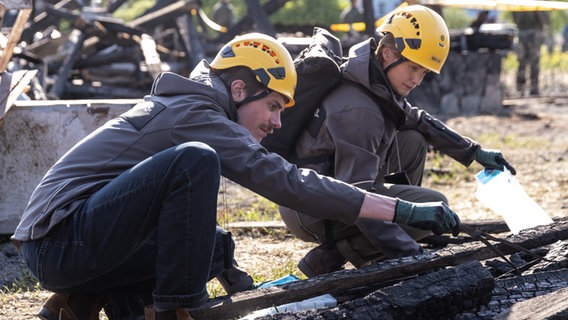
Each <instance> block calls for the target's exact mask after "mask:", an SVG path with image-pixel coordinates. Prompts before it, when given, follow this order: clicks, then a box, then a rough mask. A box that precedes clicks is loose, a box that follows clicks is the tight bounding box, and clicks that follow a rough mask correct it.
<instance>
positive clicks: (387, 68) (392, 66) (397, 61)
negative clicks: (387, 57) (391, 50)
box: [384, 56, 407, 74]
mask: <svg viewBox="0 0 568 320" xmlns="http://www.w3.org/2000/svg"><path fill="white" fill-rule="evenodd" d="M404 61H407V60H406V58H405V57H402V56H401V57H400V58H399V59H398V60H396V61H395V62H393V63H391V64H389V65H388V66H387V67H386V68H385V70H384V73H385V74H387V73H388V72H389V71H390V69H392V68H394V67H396V66H398V65H399V64H401V63H403V62H404Z"/></svg>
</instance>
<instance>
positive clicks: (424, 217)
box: [393, 199, 460, 237]
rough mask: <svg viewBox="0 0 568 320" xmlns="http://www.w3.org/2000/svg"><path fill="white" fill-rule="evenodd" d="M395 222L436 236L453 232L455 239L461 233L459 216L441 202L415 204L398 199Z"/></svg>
mask: <svg viewBox="0 0 568 320" xmlns="http://www.w3.org/2000/svg"><path fill="white" fill-rule="evenodd" d="M393 222H395V223H400V224H405V225H408V226H411V227H415V228H419V229H424V230H432V232H434V234H436V235H441V234H443V233H448V232H451V233H452V235H453V236H454V237H455V236H457V235H458V234H459V233H460V219H459V217H458V215H457V214H455V213H454V212H453V211H452V210H451V209H450V208H449V207H448V205H447V204H445V203H444V202H441V201H439V202H425V203H414V202H409V201H404V200H401V199H398V200H397V203H396V208H395V216H394V219H393Z"/></svg>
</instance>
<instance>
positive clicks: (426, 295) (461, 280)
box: [257, 262, 494, 320]
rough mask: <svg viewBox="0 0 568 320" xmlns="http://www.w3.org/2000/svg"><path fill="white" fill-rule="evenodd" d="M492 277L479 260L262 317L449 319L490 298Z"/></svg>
mask: <svg viewBox="0 0 568 320" xmlns="http://www.w3.org/2000/svg"><path fill="white" fill-rule="evenodd" d="M493 287H494V279H493V277H492V276H491V274H490V273H489V272H488V271H487V269H485V268H484V267H483V266H482V265H481V264H480V263H479V262H469V263H466V264H463V265H460V266H457V267H455V268H449V269H444V270H440V271H437V272H433V273H429V274H426V275H423V276H421V277H418V278H413V279H410V280H406V281H403V282H401V283H400V284H398V285H393V286H390V287H386V288H383V289H379V290H376V291H374V292H373V293H371V294H368V295H366V296H365V297H362V298H358V299H354V300H351V301H348V302H345V303H342V304H339V305H338V306H337V307H334V308H328V309H326V310H308V311H304V312H298V313H279V314H276V315H273V316H270V317H260V318H257V320H263V319H281V320H284V319H285V320H296V319H312V320H316V319H322V320H323V319H339V318H341V319H357V320H366V319H368V320H372V319H412V320H417V319H437V320H439V319H452V318H453V316H455V315H456V314H458V313H460V312H462V311H463V310H467V309H469V308H471V307H472V306H475V305H479V304H484V303H486V302H487V301H489V299H490V298H491V291H492V289H493Z"/></svg>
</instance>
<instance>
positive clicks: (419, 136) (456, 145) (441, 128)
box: [280, 5, 514, 277]
mask: <svg viewBox="0 0 568 320" xmlns="http://www.w3.org/2000/svg"><path fill="white" fill-rule="evenodd" d="M377 31H378V33H379V35H378V37H379V41H378V44H377V42H376V40H375V39H368V40H365V41H363V42H361V43H359V44H357V45H355V46H353V47H352V48H351V49H350V51H349V57H348V60H347V61H346V62H345V63H344V64H343V65H342V66H341V67H342V71H343V78H344V80H345V81H344V82H343V83H342V84H341V85H340V86H339V87H337V88H336V89H334V90H333V91H332V92H331V93H330V94H328V95H327V96H326V98H325V99H324V100H323V102H322V104H321V107H320V108H319V111H318V112H317V117H314V118H313V119H312V120H311V122H310V123H309V125H308V126H307V130H305V132H303V133H302V134H301V135H300V138H299V140H298V142H297V144H296V146H295V154H296V155H297V157H298V161H297V163H301V164H303V166H305V167H306V168H310V169H313V170H315V171H317V172H319V173H320V174H324V175H330V176H333V177H335V178H336V179H339V180H342V181H345V182H348V183H350V184H353V185H356V186H358V187H360V188H363V189H365V190H370V191H373V192H377V193H379V194H382V195H386V196H389V197H395V198H400V199H404V200H407V201H412V202H417V203H422V202H432V201H439V202H443V203H447V199H446V197H445V196H444V195H443V194H441V193H439V192H437V191H435V190H430V189H427V188H422V187H420V184H421V180H422V175H423V172H424V162H425V158H426V152H427V147H428V144H431V145H432V146H434V147H435V148H436V149H437V150H440V151H441V152H443V153H445V154H447V155H449V156H451V157H452V158H454V159H455V160H457V161H459V162H460V163H462V164H463V165H465V166H469V165H470V164H471V163H472V162H473V161H474V160H476V161H477V162H479V163H481V164H482V165H483V166H485V167H487V168H503V166H504V165H506V166H508V167H509V169H510V170H512V171H513V170H514V169H513V168H512V167H510V166H509V165H508V163H507V162H506V161H505V159H504V158H503V156H502V154H501V153H500V152H498V151H489V150H485V149H482V148H481V147H480V145H479V144H478V143H476V142H475V141H473V140H472V139H469V138H466V137H463V136H460V135H459V134H457V133H456V132H454V131H453V130H451V129H450V128H448V127H447V126H446V125H444V124H443V123H442V122H441V121H439V120H437V119H435V118H434V117H432V116H431V115H429V114H428V113H427V112H425V111H424V110H421V109H419V108H417V107H414V106H411V105H410V104H409V102H408V101H407V100H406V98H405V97H406V96H407V95H408V94H409V93H410V92H411V91H412V90H413V89H414V88H415V87H417V86H418V85H420V83H421V82H422V80H423V79H424V76H425V75H426V74H427V73H429V72H434V73H439V72H440V71H441V69H442V66H443V65H444V62H445V61H446V58H447V56H448V53H449V49H450V48H449V46H450V39H449V33H448V29H447V27H446V24H445V23H444V21H443V19H442V18H441V17H440V15H438V14H437V13H436V12H434V11H433V10H431V9H429V8H427V7H424V6H420V5H414V6H408V7H405V8H402V9H399V10H398V11H397V12H396V13H394V14H393V15H391V16H390V17H389V18H388V19H387V20H386V21H385V23H384V24H383V25H381V26H379V28H378V29H377ZM298 107H301V106H298ZM393 173H394V175H393ZM385 176H386V178H385ZM403 183H404V184H403ZM398 207H401V203H399V205H398ZM280 211H281V215H282V218H283V220H284V221H285V223H286V225H287V226H288V228H289V229H290V230H291V231H292V232H293V233H295V234H296V235H297V236H298V237H300V238H301V239H303V240H305V241H311V242H315V243H319V244H320V245H319V246H317V247H316V248H314V249H312V250H311V251H310V252H308V254H307V255H306V256H305V257H304V258H303V259H302V260H301V261H300V263H299V265H298V266H299V268H300V270H301V271H302V272H303V273H304V274H306V275H307V276H309V277H312V276H316V275H319V274H324V273H328V272H332V271H336V270H339V269H341V268H342V267H343V265H344V264H345V263H346V262H347V261H349V262H351V263H352V264H353V265H355V266H356V267H360V266H363V265H366V264H368V263H370V262H371V261H374V260H376V259H381V258H385V257H386V258H395V257H400V256H407V255H415V254H420V253H422V251H423V249H422V247H421V246H420V245H419V244H418V243H417V242H416V240H418V239H421V238H423V237H425V236H426V235H428V234H429V232H427V231H424V230H419V229H417V228H415V227H409V226H406V225H402V224H395V223H394V224H393V223H390V222H384V221H377V220H373V221H372V220H362V219H359V220H358V221H357V222H356V223H355V225H348V224H345V223H343V222H341V221H339V220H337V219H336V220H329V219H325V218H321V217H314V216H313V215H307V214H304V213H303V212H302V211H301V210H297V208H290V207H289V206H288V207H281V210H280Z"/></svg>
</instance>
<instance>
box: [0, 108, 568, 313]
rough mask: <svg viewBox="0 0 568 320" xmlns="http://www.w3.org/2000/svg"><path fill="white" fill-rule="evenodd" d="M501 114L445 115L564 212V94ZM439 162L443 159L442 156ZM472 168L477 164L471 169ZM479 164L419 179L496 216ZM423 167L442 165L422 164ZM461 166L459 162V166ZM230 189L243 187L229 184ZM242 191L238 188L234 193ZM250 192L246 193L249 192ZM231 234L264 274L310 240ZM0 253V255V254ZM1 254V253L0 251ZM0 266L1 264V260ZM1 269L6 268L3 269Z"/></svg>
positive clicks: (7, 298) (567, 160) (35, 304)
mask: <svg viewBox="0 0 568 320" xmlns="http://www.w3.org/2000/svg"><path fill="white" fill-rule="evenodd" d="M505 104H506V108H505V109H504V112H503V115H500V116H493V115H479V116H469V117H457V118H451V119H448V120H447V121H446V123H448V124H449V125H450V127H452V128H454V129H455V130H456V131H458V132H460V133H462V134H464V135H467V136H470V137H472V138H474V139H476V140H478V139H479V140H483V139H487V140H488V141H489V142H488V143H485V144H484V146H485V147H487V148H494V147H495V148H499V149H501V150H502V151H503V153H504V154H505V156H506V158H507V159H508V160H509V162H510V163H511V164H513V165H514V166H515V168H516V169H517V179H518V180H519V182H520V184H521V185H522V186H523V187H524V189H525V191H526V192H527V193H528V194H529V196H531V197H532V198H533V199H534V200H535V201H536V202H537V203H539V204H540V205H541V206H542V207H543V208H544V209H545V211H546V212H547V213H548V214H549V215H550V216H551V217H564V216H567V215H568V134H567V133H568V132H567V127H568V99H566V98H556V99H550V98H547V99H544V98H533V99H523V100H519V101H514V100H509V101H505ZM444 163H445V162H444ZM476 168H477V169H476ZM480 169H481V168H480V167H473V168H472V169H470V170H469V171H468V172H467V174H464V175H461V176H458V177H457V178H455V179H450V181H449V182H448V181H446V182H444V183H438V182H436V180H435V179H434V178H433V177H431V176H427V177H426V178H425V181H424V185H425V186H428V187H432V188H435V189H437V190H439V191H441V192H443V193H444V194H446V196H447V197H448V199H449V201H450V205H451V207H452V209H453V210H454V211H456V212H457V213H458V214H459V215H460V217H461V218H462V219H463V220H487V219H490V220H491V219H500V216H498V215H495V214H494V213H492V212H491V211H490V210H488V209H487V208H485V207H484V206H483V205H482V204H481V203H479V201H477V200H476V199H475V197H474V192H475V188H476V183H475V180H474V177H473V174H475V173H476V172H477V171H475V170H480ZM427 170H428V171H433V170H442V171H443V170H446V168H444V167H442V168H434V167H432V166H429V165H428V164H427ZM464 170H465V168H464ZM225 192H227V194H228V196H231V193H233V192H235V193H236V192H239V193H240V192H244V194H245V198H246V197H249V195H247V193H246V191H243V190H242V189H241V188H238V187H235V186H229V187H228V188H227V190H225ZM240 196H242V194H241V195H240ZM250 197H252V195H250ZM234 234H236V237H235V240H236V243H237V249H236V256H237V258H238V260H239V264H240V266H241V267H242V268H244V269H246V270H247V271H249V272H251V273H252V274H253V275H258V276H261V277H264V278H267V277H268V278H269V277H271V276H272V274H271V272H273V270H274V267H275V266H281V267H282V268H283V270H290V271H289V272H291V273H293V272H298V271H297V269H296V265H295V263H296V262H297V261H298V260H299V259H300V258H301V257H302V256H303V255H304V254H305V253H306V252H307V251H308V250H309V249H310V248H312V247H313V244H309V243H303V242H301V241H298V240H297V239H295V238H294V237H292V236H289V235H288V236H287V235H283V236H282V235H280V236H279V237H278V239H276V238H274V237H271V236H258V234H257V235H256V236H250V234H238V233H236V232H234ZM0 256H2V255H0ZM4 257H6V255H4ZM0 266H2V269H3V270H4V269H5V267H6V266H5V262H4V264H2V261H0ZM6 270H7V269H6ZM49 294H50V293H49V292H46V291H41V290H36V291H33V292H17V293H3V294H2V296H1V298H0V319H13V320H24V319H36V318H35V316H34V315H35V314H36V313H37V312H38V311H39V309H40V307H41V305H42V304H43V302H45V300H46V299H47V297H49Z"/></svg>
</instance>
